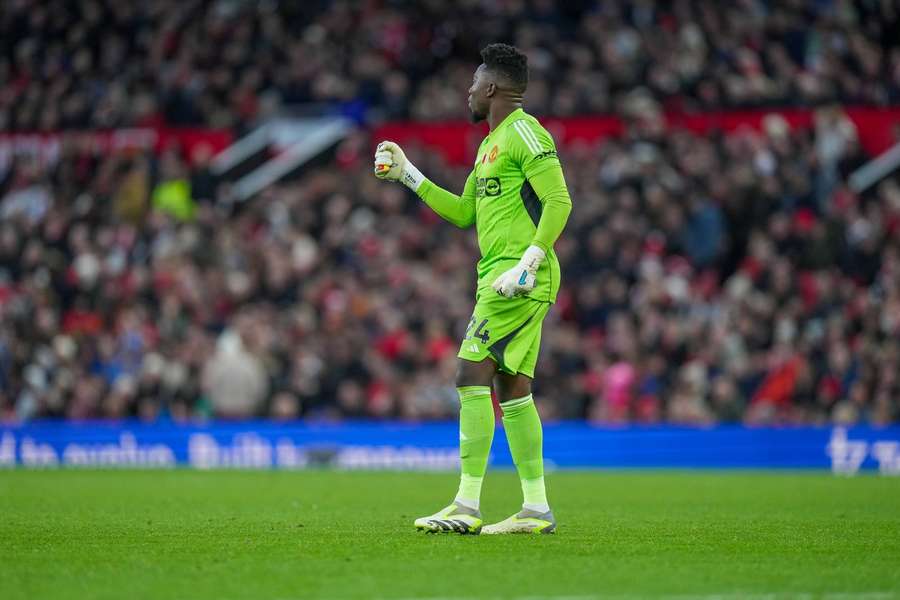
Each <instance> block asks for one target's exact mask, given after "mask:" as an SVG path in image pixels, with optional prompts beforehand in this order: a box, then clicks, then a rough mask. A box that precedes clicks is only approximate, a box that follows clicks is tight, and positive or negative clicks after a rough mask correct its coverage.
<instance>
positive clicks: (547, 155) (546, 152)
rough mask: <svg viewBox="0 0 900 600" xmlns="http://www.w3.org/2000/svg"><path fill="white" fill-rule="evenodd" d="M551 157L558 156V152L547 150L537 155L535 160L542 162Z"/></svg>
mask: <svg viewBox="0 0 900 600" xmlns="http://www.w3.org/2000/svg"><path fill="white" fill-rule="evenodd" d="M550 156H556V150H547V151H545V152H541V153H540V154H535V155H534V160H541V159H542V158H547V157H550Z"/></svg>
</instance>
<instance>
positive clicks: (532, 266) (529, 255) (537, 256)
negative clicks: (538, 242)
mask: <svg viewBox="0 0 900 600" xmlns="http://www.w3.org/2000/svg"><path fill="white" fill-rule="evenodd" d="M545 258H547V253H546V252H544V251H543V250H541V248H540V247H539V246H534V245H532V246H528V249H527V250H526V251H525V253H524V254H523V255H522V258H521V259H519V264H520V265H521V266H522V268H523V269H527V270H528V272H530V273H537V270H538V269H539V268H540V266H541V263H543V262H544V259H545Z"/></svg>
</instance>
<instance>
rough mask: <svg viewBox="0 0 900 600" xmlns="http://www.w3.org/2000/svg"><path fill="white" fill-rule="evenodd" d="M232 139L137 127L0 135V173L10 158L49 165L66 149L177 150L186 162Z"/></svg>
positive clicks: (214, 132)
mask: <svg viewBox="0 0 900 600" xmlns="http://www.w3.org/2000/svg"><path fill="white" fill-rule="evenodd" d="M233 137H234V136H233V135H232V134H231V132H230V131H228V130H225V129H203V128H190V127H182V128H167V127H138V128H132V129H111V130H101V131H54V132H42V133H0V172H3V171H4V170H6V168H7V167H8V166H9V164H10V162H11V161H12V160H13V158H19V157H27V158H30V159H33V160H36V161H38V163H39V164H40V165H41V166H47V165H53V164H56V162H57V161H58V160H59V156H60V154H61V153H62V152H63V151H65V150H66V149H72V150H75V151H78V152H87V153H89V154H93V153H97V154H110V153H118V152H125V153H127V152H135V151H144V150H153V151H156V152H160V151H162V150H165V149H166V148H169V147H171V146H177V147H178V148H180V149H181V150H182V151H183V152H184V153H185V156H186V157H188V158H189V159H190V158H191V157H192V156H193V153H194V150H195V149H196V148H197V147H199V146H207V147H208V148H209V150H210V152H211V153H212V154H215V153H217V152H219V151H221V150H222V149H224V148H225V147H226V146H228V145H229V144H231V142H232V139H233Z"/></svg>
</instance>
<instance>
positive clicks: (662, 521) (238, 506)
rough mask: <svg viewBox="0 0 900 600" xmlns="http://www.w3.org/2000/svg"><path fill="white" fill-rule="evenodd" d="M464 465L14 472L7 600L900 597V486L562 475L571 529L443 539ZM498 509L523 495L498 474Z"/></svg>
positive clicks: (725, 475)
mask: <svg viewBox="0 0 900 600" xmlns="http://www.w3.org/2000/svg"><path fill="white" fill-rule="evenodd" d="M455 483H456V481H455V476H454V475H452V474H422V473H358V472H324V471H307V472H274V471H272V472H269V471H266V472H246V471H241V472H221V471H220V472H195V471H185V470H176V471H165V472H150V471H145V472H135V471H4V472H0V598H4V599H6V600H17V599H26V598H27V599H29V600H31V599H42V598H48V599H67V598H104V599H110V600H113V599H114V600H122V599H124V598H128V599H134V598H147V599H154V600H158V599H164V598H165V599H169V598H175V599H181V600H206V599H209V600H213V599H215V600H232V599H233V600H238V599H247V600H251V599H252V600H266V599H272V600H276V599H277V600H291V599H300V598H474V597H488V598H491V597H492V598H501V597H502V598H531V599H535V600H536V599H538V598H559V599H562V598H567V599H586V598H607V597H609V598H618V599H623V600H624V599H632V598H643V597H649V598H654V597H669V598H672V597H677V598H680V599H699V600H707V599H708V600H712V599H714V598H728V599H737V598H751V599H753V598H756V599H776V598H795V597H796V598H833V599H835V600H837V599H844V600H854V599H868V600H882V599H888V598H900V479H897V478H893V479H891V478H881V477H877V476H862V477H857V478H853V479H844V478H835V477H832V476H830V475H826V474H821V473H819V474H812V473H777V474H773V473H740V472H738V473H735V472H699V473H697V472H562V473H555V474H552V475H550V476H549V477H548V489H549V494H550V499H551V501H552V502H553V506H554V510H555V512H556V516H557V519H558V520H559V523H560V526H559V533H558V534H556V535H547V536H507V537H490V536H458V535H427V534H422V533H417V532H416V531H415V530H414V529H413V527H412V520H413V518H414V517H417V516H420V515H422V514H425V513H427V512H431V511H434V510H437V509H438V508H441V506H442V505H443V504H444V503H445V502H446V501H447V500H448V499H449V498H450V497H451V496H452V494H453V492H454V491H455ZM485 488H486V489H485V493H484V498H483V500H482V509H483V512H484V515H485V518H486V519H487V521H489V522H490V521H494V520H499V519H501V518H504V517H506V516H508V514H509V513H511V512H512V511H514V510H515V509H516V507H517V505H518V503H519V502H520V497H519V491H518V485H517V480H516V478H515V475H514V474H513V473H511V472H499V473H497V472H492V473H489V474H488V478H487V480H486V482H485Z"/></svg>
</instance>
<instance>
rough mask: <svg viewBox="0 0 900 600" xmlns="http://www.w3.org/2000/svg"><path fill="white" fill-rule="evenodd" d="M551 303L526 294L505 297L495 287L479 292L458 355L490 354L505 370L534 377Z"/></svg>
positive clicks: (480, 357) (476, 357)
mask: <svg viewBox="0 0 900 600" xmlns="http://www.w3.org/2000/svg"><path fill="white" fill-rule="evenodd" d="M550 306H551V304H550V303H549V302H540V301H538V300H532V299H531V298H526V297H519V298H505V297H503V296H501V295H500V294H497V293H495V292H493V291H488V292H486V293H481V294H479V295H478V296H477V297H476V299H475V311H474V312H473V314H472V319H471V320H470V321H469V326H468V328H466V335H465V337H464V338H463V341H462V344H460V347H459V353H458V354H457V356H458V357H459V358H462V359H464V360H471V361H473V362H481V361H482V360H484V359H485V358H487V357H488V356H490V357H491V358H493V359H494V362H496V363H497V366H498V367H499V369H500V370H501V371H503V372H504V373H510V374H512V375H515V374H516V373H522V374H524V375H527V376H528V377H531V378H534V367H535V365H536V364H537V358H538V350H540V347H541V326H542V325H543V324H544V317H546V316H547V311H549V310H550Z"/></svg>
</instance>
